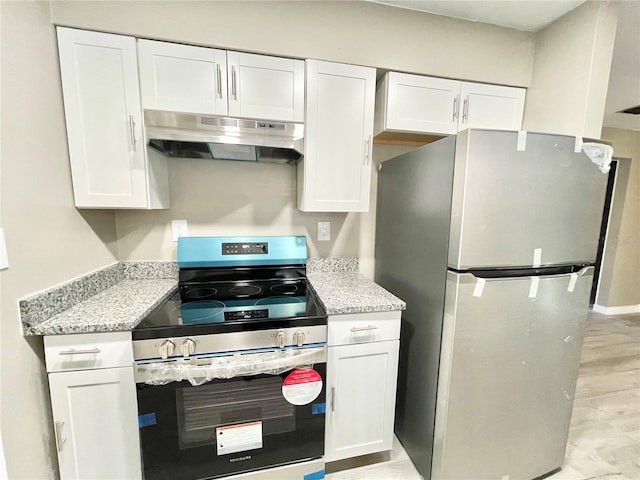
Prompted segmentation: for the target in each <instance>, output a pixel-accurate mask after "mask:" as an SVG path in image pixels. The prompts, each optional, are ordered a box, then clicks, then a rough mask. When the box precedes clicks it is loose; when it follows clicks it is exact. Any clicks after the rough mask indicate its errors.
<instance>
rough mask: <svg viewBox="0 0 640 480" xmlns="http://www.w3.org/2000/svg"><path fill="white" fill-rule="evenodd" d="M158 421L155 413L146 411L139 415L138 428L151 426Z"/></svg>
mask: <svg viewBox="0 0 640 480" xmlns="http://www.w3.org/2000/svg"><path fill="white" fill-rule="evenodd" d="M156 423H158V420H157V419H156V414H155V413H145V414H144V415H138V428H142V427H150V426H151V425H155V424H156Z"/></svg>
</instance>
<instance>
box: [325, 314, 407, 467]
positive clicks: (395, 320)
mask: <svg viewBox="0 0 640 480" xmlns="http://www.w3.org/2000/svg"><path fill="white" fill-rule="evenodd" d="M332 331H333V332H332ZM345 331H347V332H349V335H347V336H345V335H344V334H343V332H345ZM399 331H400V312H385V313H382V312H376V313H374V314H352V315H335V316H330V317H329V348H328V355H327V412H326V431H325V460H326V461H328V462H331V461H336V460H341V459H344V458H349V457H355V456H358V455H366V454H370V453H375V452H381V451H385V450H391V448H392V444H393V425H394V415H395V401H396V382H397V374H398V350H399V346H400V342H399V340H398V334H399ZM389 337H391V338H392V339H389ZM393 337H395V339H393ZM332 339H334V340H333V341H334V342H338V341H339V342H340V343H342V344H341V345H335V344H334V345H332Z"/></svg>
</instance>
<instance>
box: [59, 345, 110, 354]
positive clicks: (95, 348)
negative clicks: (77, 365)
mask: <svg viewBox="0 0 640 480" xmlns="http://www.w3.org/2000/svg"><path fill="white" fill-rule="evenodd" d="M100 351H101V350H100V349H99V348H98V347H94V348H90V349H88V350H75V349H73V348H72V349H71V350H63V351H61V352H60V353H58V355H89V354H91V353H100Z"/></svg>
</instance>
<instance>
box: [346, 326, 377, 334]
mask: <svg viewBox="0 0 640 480" xmlns="http://www.w3.org/2000/svg"><path fill="white" fill-rule="evenodd" d="M377 329H378V327H376V326H375V325H369V326H368V327H352V328H351V331H352V332H366V331H369V330H377Z"/></svg>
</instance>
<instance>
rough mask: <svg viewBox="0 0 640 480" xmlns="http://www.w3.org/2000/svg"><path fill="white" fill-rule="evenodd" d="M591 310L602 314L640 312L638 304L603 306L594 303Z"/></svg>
mask: <svg viewBox="0 0 640 480" xmlns="http://www.w3.org/2000/svg"><path fill="white" fill-rule="evenodd" d="M593 311H594V312H598V313H602V314H604V315H626V314H627V313H640V304H638V305H623V306H622V307H603V306H601V305H597V304H594V305H593Z"/></svg>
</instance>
